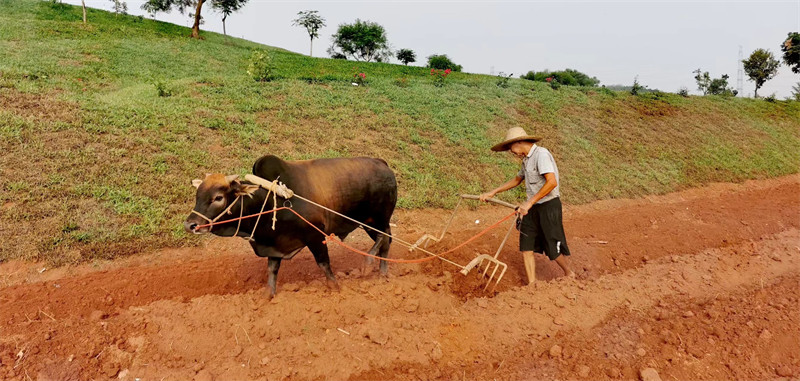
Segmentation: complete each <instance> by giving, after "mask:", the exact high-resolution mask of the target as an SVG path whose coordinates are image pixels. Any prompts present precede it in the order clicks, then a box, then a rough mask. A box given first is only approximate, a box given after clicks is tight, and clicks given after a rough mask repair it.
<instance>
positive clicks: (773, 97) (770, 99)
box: [764, 93, 778, 103]
mask: <svg viewBox="0 0 800 381" xmlns="http://www.w3.org/2000/svg"><path fill="white" fill-rule="evenodd" d="M764 100H765V101H767V102H770V103H775V102H777V101H778V99H777V98H775V93H772V95H770V96H767V97H764Z"/></svg>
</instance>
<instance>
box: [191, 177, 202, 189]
mask: <svg viewBox="0 0 800 381" xmlns="http://www.w3.org/2000/svg"><path fill="white" fill-rule="evenodd" d="M202 183H203V180H200V179H194V180H192V186H193V187H195V188H200V184H202Z"/></svg>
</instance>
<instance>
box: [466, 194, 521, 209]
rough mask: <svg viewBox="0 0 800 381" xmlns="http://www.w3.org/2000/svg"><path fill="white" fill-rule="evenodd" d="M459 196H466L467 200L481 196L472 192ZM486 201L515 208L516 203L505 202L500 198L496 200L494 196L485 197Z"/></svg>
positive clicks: (478, 198) (477, 198)
mask: <svg viewBox="0 0 800 381" xmlns="http://www.w3.org/2000/svg"><path fill="white" fill-rule="evenodd" d="M461 198H466V199H468V200H480V199H481V196H476V195H474V194H462V195H461ZM486 201H488V202H491V203H493V204H497V205H500V206H505V207H506V208H511V209H516V208H517V205H514V204H511V203H508V202H505V201H502V200H498V199H496V198H490V199H487V200H486Z"/></svg>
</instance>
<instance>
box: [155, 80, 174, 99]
mask: <svg viewBox="0 0 800 381" xmlns="http://www.w3.org/2000/svg"><path fill="white" fill-rule="evenodd" d="M153 86H155V87H156V92H157V93H158V96H159V97H171V96H172V89H170V88H169V87H168V86H167V83H166V82H164V81H163V80H160V79H159V80H156V81H155V82H153Z"/></svg>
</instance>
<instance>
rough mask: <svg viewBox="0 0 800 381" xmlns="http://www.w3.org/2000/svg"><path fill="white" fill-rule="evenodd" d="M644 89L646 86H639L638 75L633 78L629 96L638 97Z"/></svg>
mask: <svg viewBox="0 0 800 381" xmlns="http://www.w3.org/2000/svg"><path fill="white" fill-rule="evenodd" d="M645 87H647V86H642V85H640V84H639V76H638V75H637V76H635V77H633V86H631V95H639V93H640V92H642V91H643V90H644V89H645Z"/></svg>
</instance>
